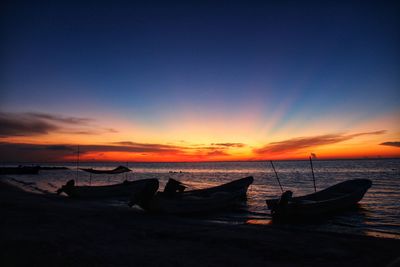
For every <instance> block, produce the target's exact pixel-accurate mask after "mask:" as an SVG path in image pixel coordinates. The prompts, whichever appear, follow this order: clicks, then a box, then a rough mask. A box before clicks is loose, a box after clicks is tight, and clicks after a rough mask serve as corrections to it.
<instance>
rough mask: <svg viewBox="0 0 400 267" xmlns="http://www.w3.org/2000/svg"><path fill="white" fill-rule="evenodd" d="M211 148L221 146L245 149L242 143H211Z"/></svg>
mask: <svg viewBox="0 0 400 267" xmlns="http://www.w3.org/2000/svg"><path fill="white" fill-rule="evenodd" d="M211 145H212V146H222V147H245V146H246V145H245V144H243V143H212V144H211Z"/></svg>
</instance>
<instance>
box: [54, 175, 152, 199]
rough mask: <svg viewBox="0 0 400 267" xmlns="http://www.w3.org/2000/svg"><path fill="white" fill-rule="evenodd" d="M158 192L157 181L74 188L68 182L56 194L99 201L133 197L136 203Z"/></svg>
mask: <svg viewBox="0 0 400 267" xmlns="http://www.w3.org/2000/svg"><path fill="white" fill-rule="evenodd" d="M157 190H158V180H157V179H143V180H137V181H124V182H123V183H120V184H113V185H103V186H75V181H74V180H70V181H68V182H67V183H66V184H65V185H63V186H62V187H61V188H60V189H58V190H57V194H61V193H63V192H64V193H65V194H67V195H68V196H70V197H72V198H80V199H100V198H124V199H126V200H127V201H128V200H129V199H131V198H133V197H135V199H137V201H138V202H140V203H141V202H142V201H148V199H149V198H151V197H153V195H154V194H155V193H156V192H157Z"/></svg>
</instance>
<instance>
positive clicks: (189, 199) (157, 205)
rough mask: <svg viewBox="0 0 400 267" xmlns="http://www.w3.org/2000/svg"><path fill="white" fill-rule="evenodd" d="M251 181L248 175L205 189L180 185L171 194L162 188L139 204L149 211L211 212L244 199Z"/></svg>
mask: <svg viewBox="0 0 400 267" xmlns="http://www.w3.org/2000/svg"><path fill="white" fill-rule="evenodd" d="M251 183H253V177H251V176H249V177H246V178H242V179H239V180H236V181H232V182H230V183H227V184H223V185H219V186H215V187H211V188H207V189H199V190H192V191H187V192H182V191H183V190H182V187H180V188H178V191H180V192H174V193H173V194H171V193H170V192H166V190H164V192H158V193H157V194H156V195H155V196H154V197H153V198H152V199H151V200H150V201H149V202H146V203H143V204H141V205H139V206H141V207H142V208H143V209H144V210H147V211H150V212H159V213H169V214H193V213H206V212H211V211H215V210H220V209H224V208H228V207H231V206H234V205H235V204H237V202H238V201H240V200H243V199H245V198H246V193H247V189H248V187H249V186H250V184H251ZM166 188H167V186H166ZM179 189H180V190H179ZM131 204H134V203H131Z"/></svg>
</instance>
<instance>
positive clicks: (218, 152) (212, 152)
mask: <svg viewBox="0 0 400 267" xmlns="http://www.w3.org/2000/svg"><path fill="white" fill-rule="evenodd" d="M207 156H211V157H216V156H229V154H228V153H226V152H225V151H221V150H214V151H210V152H208V153H207Z"/></svg>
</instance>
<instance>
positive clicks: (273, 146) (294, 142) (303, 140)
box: [253, 130, 386, 154]
mask: <svg viewBox="0 0 400 267" xmlns="http://www.w3.org/2000/svg"><path fill="white" fill-rule="evenodd" d="M385 132H386V131H384V130H382V131H375V132H363V133H356V134H348V135H346V134H326V135H318V136H311V137H297V138H292V139H288V140H284V141H280V142H273V143H269V144H267V145H265V146H263V147H261V148H256V149H254V150H253V152H254V153H256V154H268V153H286V152H295V151H299V150H303V149H308V148H312V147H318V146H324V145H330V144H336V143H340V142H344V141H347V140H351V139H353V138H356V137H360V136H365V135H380V134H384V133H385Z"/></svg>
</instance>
